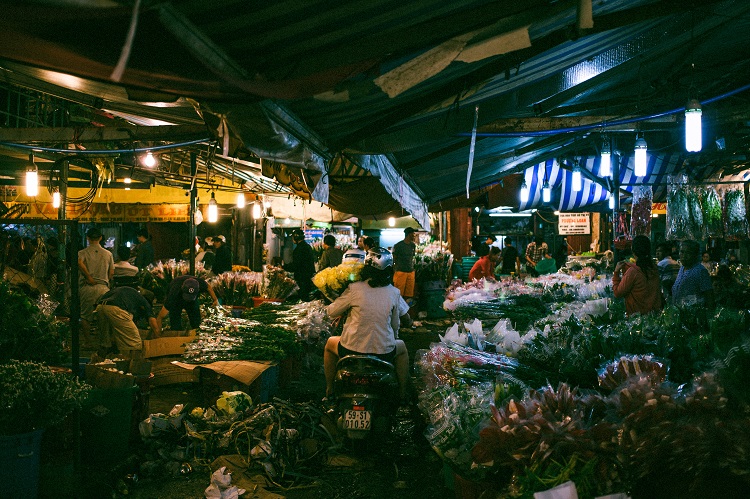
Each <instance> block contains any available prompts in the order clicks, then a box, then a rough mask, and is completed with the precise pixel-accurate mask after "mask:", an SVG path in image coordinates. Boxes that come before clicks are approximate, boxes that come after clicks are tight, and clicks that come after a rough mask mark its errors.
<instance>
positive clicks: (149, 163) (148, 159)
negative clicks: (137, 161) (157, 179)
mask: <svg viewBox="0 0 750 499" xmlns="http://www.w3.org/2000/svg"><path fill="white" fill-rule="evenodd" d="M143 165H144V166H146V167H148V168H153V167H154V166H156V158H155V157H154V155H153V154H151V151H147V152H146V156H145V157H144V158H143Z"/></svg>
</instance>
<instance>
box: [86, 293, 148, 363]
mask: <svg viewBox="0 0 750 499" xmlns="http://www.w3.org/2000/svg"><path fill="white" fill-rule="evenodd" d="M96 317H97V325H98V327H99V348H98V349H97V351H98V353H99V355H101V356H102V357H103V356H105V355H106V354H107V353H109V351H111V349H112V345H113V343H114V345H115V346H116V347H117V351H118V352H119V355H121V356H123V357H125V358H129V359H134V358H139V357H140V353H141V350H142V342H141V334H140V333H139V332H138V326H137V324H138V321H140V320H142V319H146V320H147V321H148V325H149V327H150V328H151V332H152V333H153V334H154V337H157V336H159V333H160V325H159V323H158V322H157V321H156V318H155V317H154V314H153V309H152V307H151V303H149V302H148V300H146V299H145V298H144V297H143V296H141V294H140V293H139V292H138V291H137V290H136V289H134V288H131V287H129V286H122V287H119V288H115V289H113V290H111V291H108V292H106V293H104V294H103V295H102V296H101V297H100V298H99V300H98V301H97V307H96Z"/></svg>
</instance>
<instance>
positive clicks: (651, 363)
mask: <svg viewBox="0 0 750 499" xmlns="http://www.w3.org/2000/svg"><path fill="white" fill-rule="evenodd" d="M667 371H668V367H667V363H666V362H665V361H662V360H659V359H657V358H655V357H653V356H651V355H623V356H622V357H620V358H619V359H618V360H616V361H614V362H609V363H607V364H605V365H604V366H603V367H602V368H601V369H599V386H600V387H602V388H604V389H605V390H614V389H615V388H617V387H618V386H620V385H622V384H623V383H624V382H625V381H627V380H628V379H629V378H631V377H633V376H637V377H645V378H648V380H649V382H650V383H651V384H652V385H654V386H656V385H659V384H661V383H663V382H664V380H665V379H666V377H667Z"/></svg>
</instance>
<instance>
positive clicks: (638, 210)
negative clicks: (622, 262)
mask: <svg viewBox="0 0 750 499" xmlns="http://www.w3.org/2000/svg"><path fill="white" fill-rule="evenodd" d="M653 197H654V193H653V190H652V188H651V186H650V185H638V186H635V187H633V207H632V211H631V214H630V235H631V236H632V237H635V236H649V237H650V236H651V206H652V203H653Z"/></svg>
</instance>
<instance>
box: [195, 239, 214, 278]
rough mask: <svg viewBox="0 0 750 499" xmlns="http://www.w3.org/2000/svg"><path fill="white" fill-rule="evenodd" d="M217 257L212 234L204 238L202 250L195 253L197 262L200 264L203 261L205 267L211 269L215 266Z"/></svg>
mask: <svg viewBox="0 0 750 499" xmlns="http://www.w3.org/2000/svg"><path fill="white" fill-rule="evenodd" d="M215 257H216V253H214V238H213V237H211V236H206V238H205V239H203V248H202V251H201V252H200V253H198V254H197V255H195V264H196V265H198V264H199V263H203V268H204V269H206V270H211V268H212V267H213V266H214V258H215Z"/></svg>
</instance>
